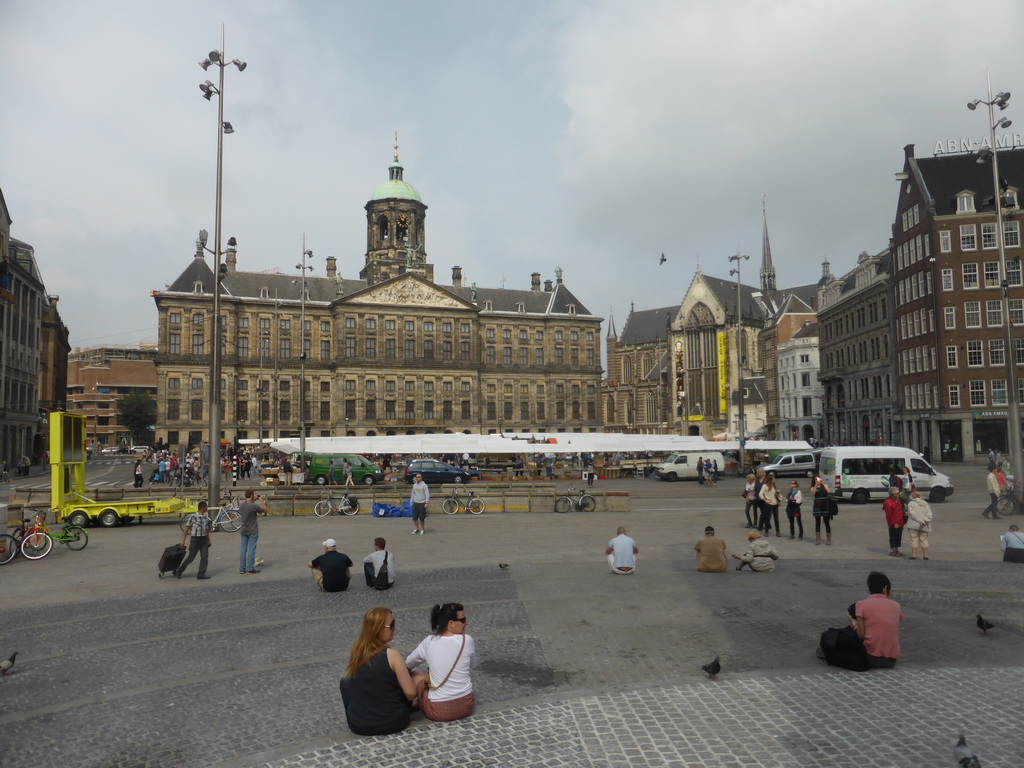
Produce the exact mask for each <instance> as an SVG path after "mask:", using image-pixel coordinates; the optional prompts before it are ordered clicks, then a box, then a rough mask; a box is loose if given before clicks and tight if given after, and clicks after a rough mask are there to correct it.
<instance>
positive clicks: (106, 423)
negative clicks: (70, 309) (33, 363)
mask: <svg viewBox="0 0 1024 768" xmlns="http://www.w3.org/2000/svg"><path fill="white" fill-rule="evenodd" d="M156 356H157V350H156V348H155V347H109V346H108V347H88V348H86V349H75V351H74V352H72V353H71V355H69V357H68V411H69V412H71V413H77V414H79V415H81V416H85V417H86V422H85V430H86V445H88V446H90V447H92V448H93V449H100V448H103V447H105V446H118V445H121V446H128V445H131V443H132V442H133V441H132V436H131V434H130V433H129V432H128V430H127V429H126V428H125V427H123V426H122V425H120V424H119V423H118V404H119V401H120V400H121V398H122V397H124V396H125V395H130V394H133V393H136V392H145V393H147V394H149V395H151V396H152V397H153V398H154V399H155V398H156V364H155V360H156Z"/></svg>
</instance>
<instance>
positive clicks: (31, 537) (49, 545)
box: [21, 531, 53, 560]
mask: <svg viewBox="0 0 1024 768" xmlns="http://www.w3.org/2000/svg"><path fill="white" fill-rule="evenodd" d="M52 549H53V539H51V538H50V536H49V534H46V533H43V532H42V531H36V532H35V533H29V534H26V535H25V540H24V541H22V542H21V554H23V555H24V556H25V557H27V558H28V559H29V560H38V559H40V558H42V557H46V556H47V555H48V554H50V550H52Z"/></svg>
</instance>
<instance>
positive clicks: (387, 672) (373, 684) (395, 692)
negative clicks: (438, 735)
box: [341, 648, 412, 736]
mask: <svg viewBox="0 0 1024 768" xmlns="http://www.w3.org/2000/svg"><path fill="white" fill-rule="evenodd" d="M341 698H342V701H344V703H345V717H346V719H347V720H348V727H349V729H350V730H351V731H352V732H353V733H358V734H360V735H362V736H380V735H383V734H386V733H397V732H398V731H401V730H402V729H404V728H405V727H406V726H407V725H409V713H410V712H411V710H412V704H410V703H409V700H408V699H406V698H405V693H404V692H403V691H402V687H401V686H400V685H399V684H398V678H397V677H396V676H395V671H394V670H393V669H391V666H390V665H389V664H388V650H387V648H383V649H381V651H380V652H378V653H377V654H376V655H375V656H374V657H373V658H372V659H370V660H369V661H368V662H366V663H365V664H363V665H362V666H361V667H359V669H357V670H356V673H355V675H353V676H352V677H343V678H341Z"/></svg>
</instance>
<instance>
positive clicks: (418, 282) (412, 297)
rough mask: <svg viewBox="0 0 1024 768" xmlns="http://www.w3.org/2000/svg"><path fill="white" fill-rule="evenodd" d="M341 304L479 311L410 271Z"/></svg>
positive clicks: (360, 292)
mask: <svg viewBox="0 0 1024 768" xmlns="http://www.w3.org/2000/svg"><path fill="white" fill-rule="evenodd" d="M342 303H344V304H380V305H388V306H403V307H432V308H437V309H471V310H473V311H476V310H477V307H475V306H474V305H473V304H470V303H469V302H466V301H463V300H462V299H460V298H459V297H458V296H455V295H453V294H452V293H449V292H448V291H446V290H444V289H443V288H439V287H438V286H436V285H434V284H433V283H431V282H430V281H429V280H425V279H424V278H422V277H420V276H418V275H415V274H411V273H410V274H405V275H400V276H398V277H394V278H392V279H391V280H387V281H385V282H383V283H378V284H377V285H374V286H371V287H369V288H367V289H365V290H363V291H358V292H356V293H354V294H352V295H350V296H346V297H345V298H344V299H343V300H342Z"/></svg>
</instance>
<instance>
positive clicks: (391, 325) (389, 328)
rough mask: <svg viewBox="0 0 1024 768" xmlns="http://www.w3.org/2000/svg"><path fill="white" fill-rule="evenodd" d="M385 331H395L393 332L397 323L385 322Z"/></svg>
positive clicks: (392, 321)
mask: <svg viewBox="0 0 1024 768" xmlns="http://www.w3.org/2000/svg"><path fill="white" fill-rule="evenodd" d="M384 330H385V331H393V330H395V321H394V320H385V321H384Z"/></svg>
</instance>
